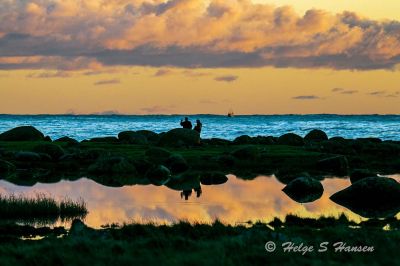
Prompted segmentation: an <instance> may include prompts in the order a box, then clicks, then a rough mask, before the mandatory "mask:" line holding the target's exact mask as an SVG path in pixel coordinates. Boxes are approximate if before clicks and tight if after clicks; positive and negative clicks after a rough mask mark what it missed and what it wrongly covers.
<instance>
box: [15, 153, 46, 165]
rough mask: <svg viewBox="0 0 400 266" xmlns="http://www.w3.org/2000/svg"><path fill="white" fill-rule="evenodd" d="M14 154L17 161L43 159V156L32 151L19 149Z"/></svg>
mask: <svg viewBox="0 0 400 266" xmlns="http://www.w3.org/2000/svg"><path fill="white" fill-rule="evenodd" d="M14 156H15V159H16V160H17V161H22V162H35V161H40V160H41V157H40V155H39V154H38V153H36V152H30V151H19V152H16V153H15V155H14Z"/></svg>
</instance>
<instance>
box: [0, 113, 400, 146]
mask: <svg viewBox="0 0 400 266" xmlns="http://www.w3.org/2000/svg"><path fill="white" fill-rule="evenodd" d="M187 117H188V118H189V120H191V121H192V123H193V124H195V121H196V120H197V119H199V120H200V121H201V122H202V124H203V130H202V132H201V137H202V138H223V139H229V140H233V139H235V138H236V137H238V136H241V135H249V136H280V135H282V134H285V133H289V132H292V133H296V134H298V135H301V136H304V135H305V134H307V132H309V131H310V130H312V129H321V130H323V131H325V132H326V133H327V135H328V137H334V136H342V137H344V138H365V137H377V138H381V139H383V140H400V115H332V114H316V115H236V116H233V117H228V116H224V115H203V114H201V115H188V116H187ZM183 118H184V115H0V132H3V131H6V130H9V129H12V128H14V127H17V126H23V125H32V126H34V127H36V128H37V129H38V130H40V131H41V132H43V133H44V134H45V135H47V136H50V137H51V138H52V139H57V138H60V137H63V136H69V137H72V138H75V139H77V140H84V139H90V138H93V137H103V136H117V135H118V133H119V132H121V131H125V130H133V131H134V130H143V129H145V130H151V131H154V132H157V133H160V132H166V131H168V130H171V129H173V128H178V127H180V121H181V119H183Z"/></svg>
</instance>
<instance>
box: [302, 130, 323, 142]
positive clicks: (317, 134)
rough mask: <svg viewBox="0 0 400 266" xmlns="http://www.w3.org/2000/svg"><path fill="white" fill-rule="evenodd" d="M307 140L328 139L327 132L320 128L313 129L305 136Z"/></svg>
mask: <svg viewBox="0 0 400 266" xmlns="http://www.w3.org/2000/svg"><path fill="white" fill-rule="evenodd" d="M304 140H306V141H324V140H328V136H327V135H326V133H325V132H324V131H322V130H319V129H313V130H311V131H310V132H308V134H307V135H306V136H305V137H304Z"/></svg>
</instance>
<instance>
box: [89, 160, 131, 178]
mask: <svg viewBox="0 0 400 266" xmlns="http://www.w3.org/2000/svg"><path fill="white" fill-rule="evenodd" d="M88 172H89V173H91V174H97V175H106V174H112V175H134V174H136V169H135V166H134V165H133V164H131V163H130V162H129V161H128V160H127V159H126V158H124V157H118V156H114V157H101V158H99V159H98V160H97V161H96V162H95V163H94V164H91V165H90V166H89V168H88Z"/></svg>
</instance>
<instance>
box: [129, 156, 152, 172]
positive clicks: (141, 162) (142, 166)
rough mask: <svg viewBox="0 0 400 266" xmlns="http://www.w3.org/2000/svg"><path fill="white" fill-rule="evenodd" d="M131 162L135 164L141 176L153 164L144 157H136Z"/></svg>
mask: <svg viewBox="0 0 400 266" xmlns="http://www.w3.org/2000/svg"><path fill="white" fill-rule="evenodd" d="M133 164H134V165H135V168H136V170H137V172H138V173H139V174H140V175H142V176H144V175H145V174H146V173H147V172H148V171H149V169H150V168H151V167H153V164H152V163H151V162H149V161H148V160H146V159H137V160H135V161H134V162H133Z"/></svg>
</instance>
